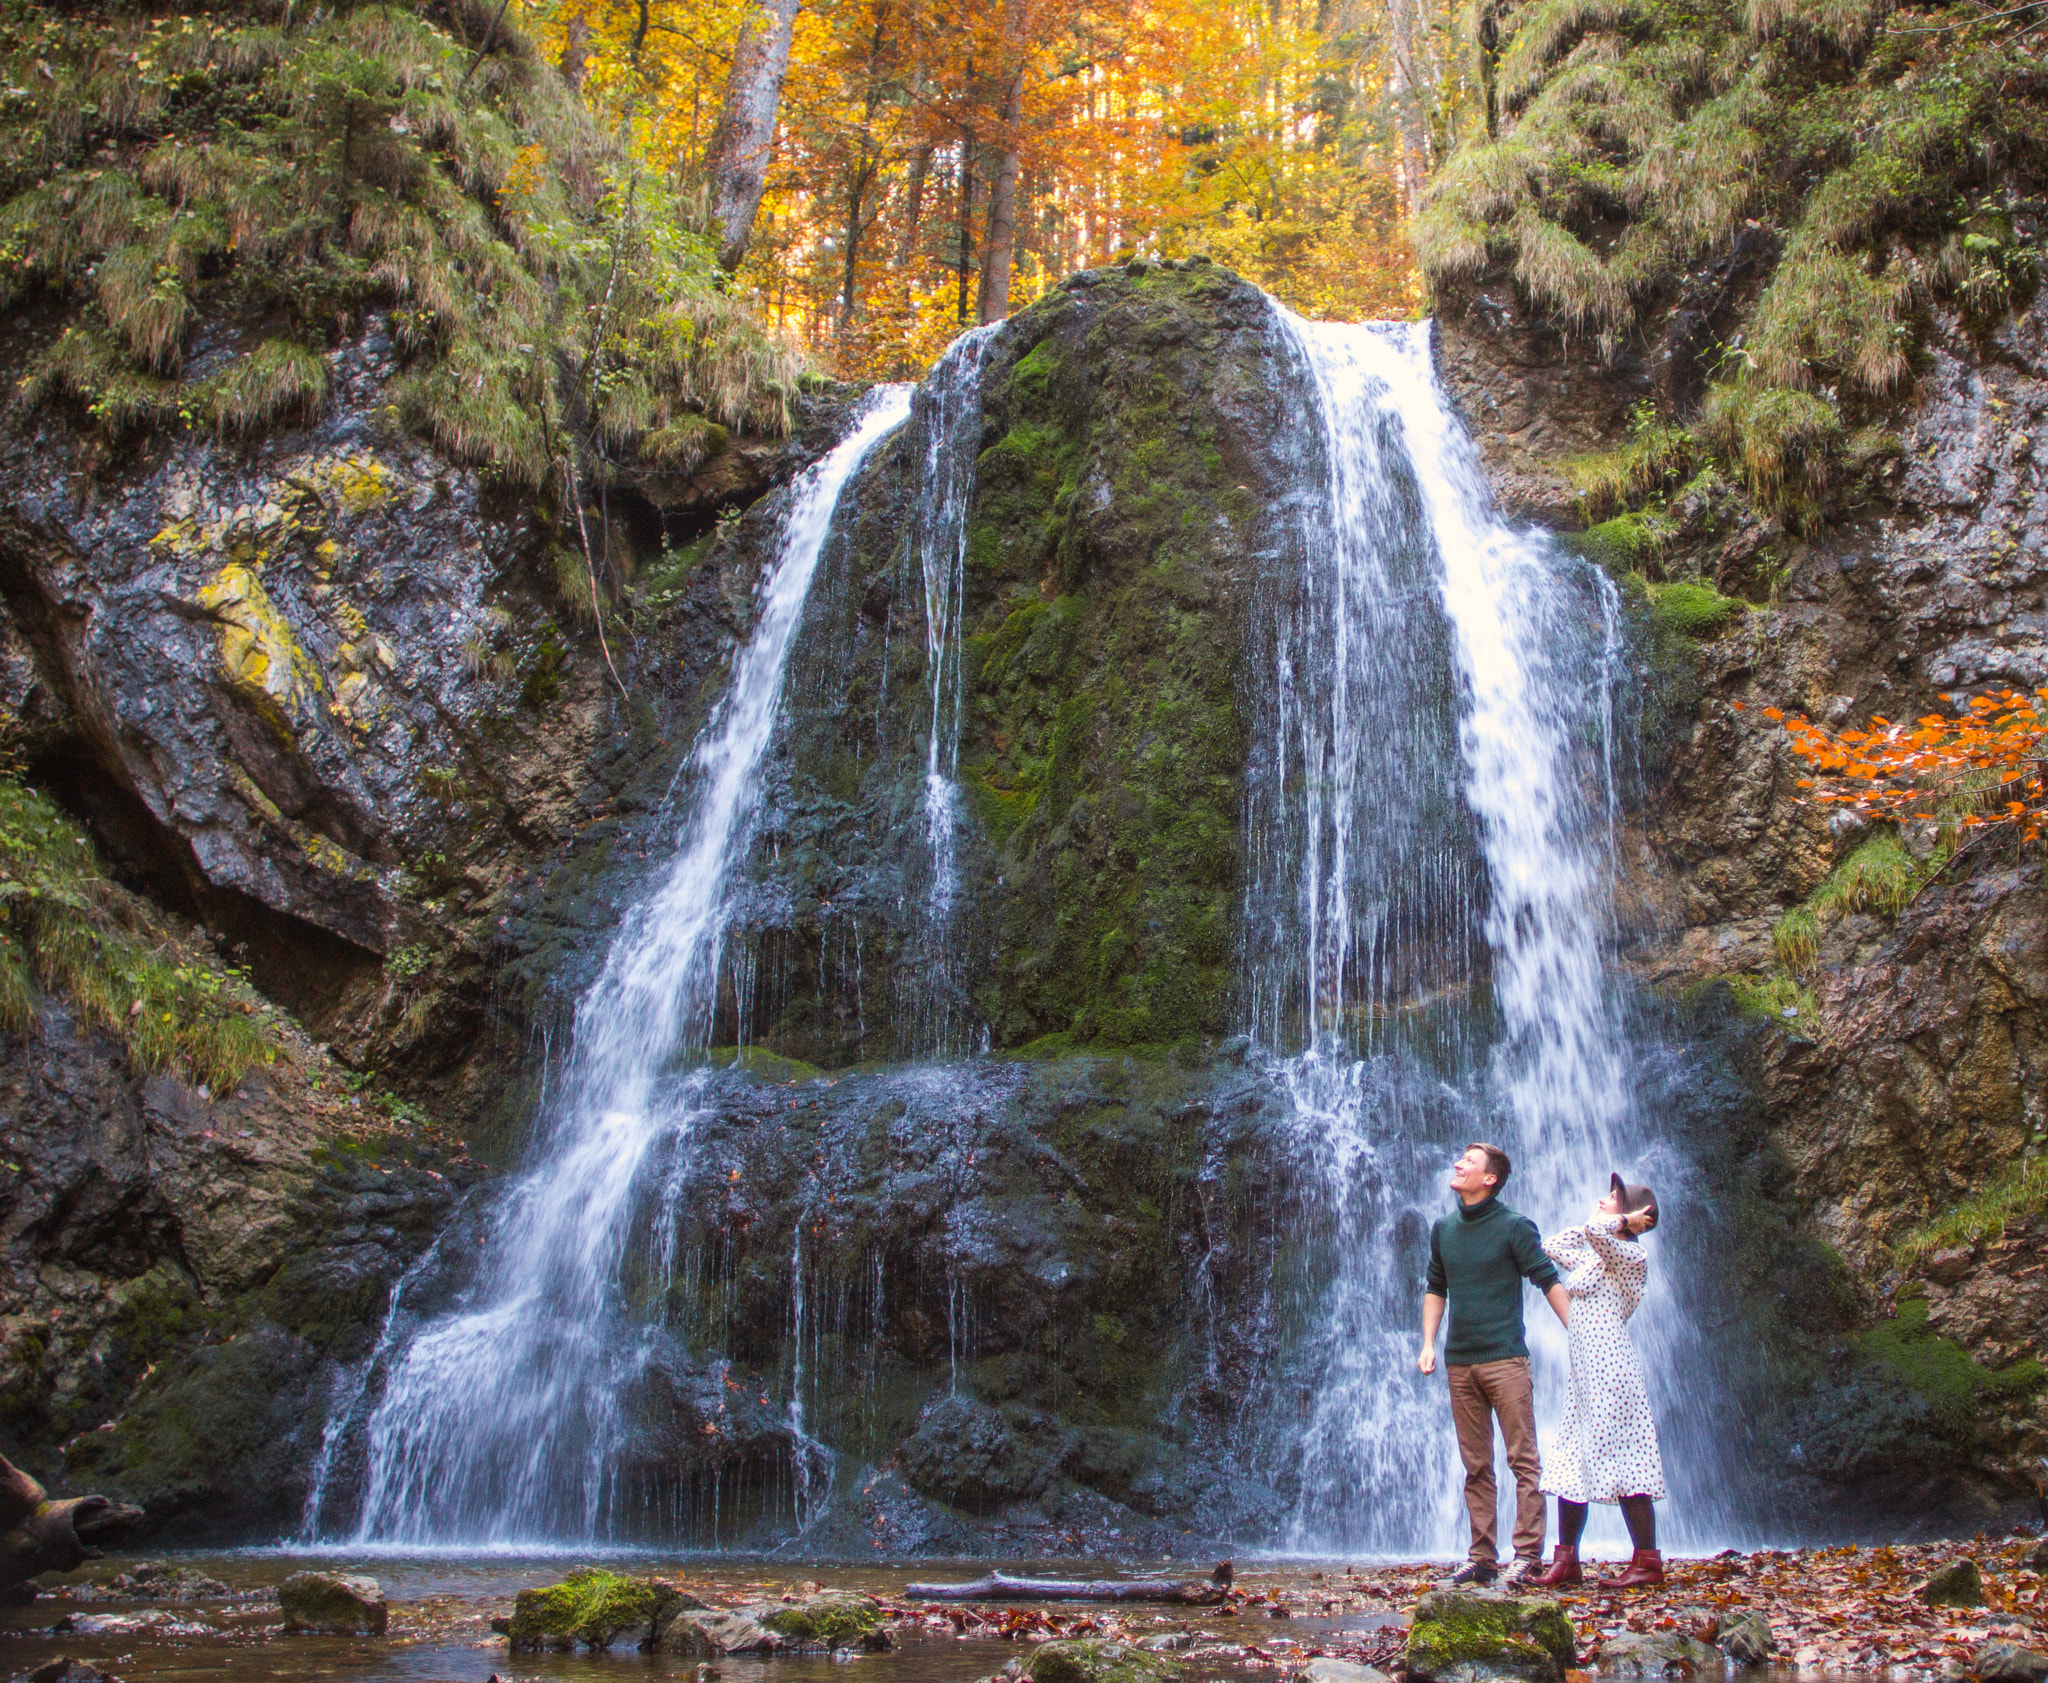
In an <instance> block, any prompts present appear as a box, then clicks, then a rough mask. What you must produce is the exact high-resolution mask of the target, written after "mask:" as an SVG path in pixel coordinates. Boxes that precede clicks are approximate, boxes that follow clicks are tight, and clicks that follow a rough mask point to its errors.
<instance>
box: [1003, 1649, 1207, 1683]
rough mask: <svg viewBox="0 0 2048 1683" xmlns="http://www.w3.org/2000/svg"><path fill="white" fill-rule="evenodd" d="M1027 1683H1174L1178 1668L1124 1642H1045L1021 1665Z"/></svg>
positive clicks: (1178, 1675) (1177, 1675) (1159, 1657)
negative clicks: (1028, 1680) (1028, 1679)
mask: <svg viewBox="0 0 2048 1683" xmlns="http://www.w3.org/2000/svg"><path fill="white" fill-rule="evenodd" d="M1024 1675H1025V1676H1026V1677H1029V1678H1030V1679H1031V1683H1175V1680H1177V1679H1178V1678H1179V1677H1180V1676H1181V1675H1182V1673H1181V1668H1180V1667H1179V1666H1178V1665H1177V1664H1175V1663H1174V1662H1173V1661H1172V1660H1170V1659H1168V1658H1167V1657H1166V1656H1165V1655H1164V1654H1152V1653H1147V1652H1146V1651H1145V1650H1144V1649H1142V1648H1136V1647H1133V1646H1132V1645H1131V1644H1130V1643H1128V1642H1104V1641H1096V1640H1090V1639H1087V1638H1082V1639H1079V1640H1075V1641H1071V1642H1048V1643H1045V1644H1044V1645H1043V1646H1041V1647H1039V1648H1037V1649H1036V1650H1034V1651H1033V1653H1032V1655H1031V1657H1030V1658H1029V1659H1028V1660H1026V1661H1025V1662H1024Z"/></svg>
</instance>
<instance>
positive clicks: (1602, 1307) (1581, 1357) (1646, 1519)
mask: <svg viewBox="0 0 2048 1683" xmlns="http://www.w3.org/2000/svg"><path fill="white" fill-rule="evenodd" d="M1656 1225H1657V1195H1656V1194H1655V1193H1654V1192H1652V1191H1651V1190H1650V1189H1649V1188H1648V1187H1647V1186H1626V1185H1624V1184H1623V1183H1622V1179H1621V1176H1619V1175H1615V1176H1614V1177H1613V1185H1612V1188H1611V1190H1610V1191H1609V1192H1608V1194H1607V1196H1606V1197H1604V1198H1602V1199H1601V1200H1600V1202H1599V1203H1597V1204H1595V1205H1594V1206H1593V1219H1592V1220H1591V1221H1589V1222H1587V1223H1586V1224H1585V1226H1583V1227H1568V1228H1566V1229H1565V1230H1564V1231H1563V1232H1562V1233H1559V1234H1556V1235H1554V1236H1552V1237H1551V1238H1548V1239H1546V1240H1544V1241H1543V1249H1544V1250H1545V1252H1547V1253H1548V1254H1549V1256H1550V1259H1551V1260H1552V1261H1553V1262H1555V1263H1556V1264H1557V1266H1558V1268H1559V1269H1560V1270H1561V1271H1562V1272H1563V1274H1564V1285H1565V1290H1566V1291H1568V1292H1569V1293H1571V1300H1572V1315H1571V1322H1570V1331H1569V1336H1570V1339H1571V1353H1572V1372H1571V1387H1570V1399H1569V1401H1567V1402H1566V1404H1565V1410H1564V1419H1563V1421H1562V1422H1561V1423H1560V1424H1559V1426H1558V1431H1557V1444H1556V1447H1555V1448H1553V1449H1551V1450H1550V1451H1549V1452H1548V1453H1546V1454H1545V1455H1544V1457H1543V1488H1544V1489H1545V1490H1546V1491H1547V1492H1549V1493H1550V1494H1551V1495H1553V1496H1555V1497H1556V1498H1557V1553H1556V1554H1555V1555H1553V1556H1552V1557H1551V1562H1550V1568H1549V1570H1548V1571H1546V1572H1543V1573H1541V1574H1539V1575H1538V1576H1537V1577H1536V1579H1535V1582H1537V1583H1539V1584H1543V1585H1546V1586H1548V1587H1550V1588H1556V1587H1558V1586H1559V1585H1562V1584H1576V1583H1581V1582H1583V1581H1584V1578H1583V1574H1582V1573H1581V1572H1580V1571H1579V1536H1580V1533H1581V1532H1583V1531H1584V1530H1585V1528H1586V1507H1587V1504H1588V1503H1591V1502H1619V1503H1620V1504H1621V1515H1622V1518H1623V1519H1624V1520H1626V1521H1627V1522H1628V1534H1629V1540H1630V1541H1631V1542H1632V1543H1633V1544H1634V1545H1635V1558H1634V1559H1633V1560H1631V1561H1630V1562H1629V1564H1628V1569H1627V1570H1626V1571H1625V1572H1623V1573H1622V1574H1621V1575H1620V1576H1619V1577H1615V1578H1603V1579H1602V1580H1601V1587H1602V1588H1605V1589H1632V1588H1635V1587H1637V1586H1639V1585H1644V1584H1661V1583H1662V1582H1663V1581H1664V1557H1663V1556H1662V1555H1660V1554H1659V1553H1658V1552H1657V1512H1656V1509H1655V1508H1653V1507H1652V1506H1651V1505H1650V1504H1651V1503H1653V1502H1655V1501H1657V1500H1659V1499H1660V1498H1661V1497H1662V1496H1663V1494H1664V1458H1663V1457H1662V1456H1661V1455H1660V1454H1658V1452H1657V1423H1656V1421H1655V1420H1654V1419H1652V1418H1651V1416H1650V1393H1649V1389H1648V1387H1647V1386H1646V1385H1645V1384H1644V1383H1643V1363H1642V1358H1641V1357H1640V1356H1638V1355H1637V1354H1636V1347H1635V1345H1634V1344H1633V1343H1632V1342H1630V1339H1629V1335H1628V1325H1627V1323H1628V1318H1629V1316H1631V1315H1633V1314H1634V1313H1635V1312H1636V1305H1637V1304H1639V1303H1641V1302H1642V1300H1643V1286H1644V1283H1645V1281H1647V1280H1648V1278H1649V1274H1650V1265H1649V1261H1648V1259H1647V1258H1646V1257H1645V1256H1644V1255H1643V1248H1642V1246H1641V1245H1639V1244H1638V1243H1637V1242H1636V1238H1637V1235H1638V1234H1642V1233H1647V1232H1649V1231H1650V1230H1651V1229H1652V1228H1653V1227H1655V1226H1656Z"/></svg>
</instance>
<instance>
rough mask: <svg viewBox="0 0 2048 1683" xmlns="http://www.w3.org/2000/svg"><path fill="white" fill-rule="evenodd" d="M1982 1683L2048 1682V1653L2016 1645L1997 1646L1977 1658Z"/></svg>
mask: <svg viewBox="0 0 2048 1683" xmlns="http://www.w3.org/2000/svg"><path fill="white" fill-rule="evenodd" d="M1977 1677H1978V1680H1979V1683H2042V1679H2044V1678H2048V1653H2043V1652H2042V1651H2041V1650H2040V1649H2039V1648H2022V1647H2020V1646H2019V1645H2018V1644H2017V1643H2014V1642H1994V1643H1992V1644H1991V1645H1990V1646H1989V1647H1987V1648H1985V1649H1984V1650H1983V1651H1982V1652H1981V1653H1979V1654H1978V1656H1977Z"/></svg>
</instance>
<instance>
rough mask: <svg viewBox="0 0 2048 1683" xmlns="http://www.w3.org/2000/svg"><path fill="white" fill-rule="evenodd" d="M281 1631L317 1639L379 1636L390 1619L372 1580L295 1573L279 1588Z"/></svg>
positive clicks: (322, 1573)
mask: <svg viewBox="0 0 2048 1683" xmlns="http://www.w3.org/2000/svg"><path fill="white" fill-rule="evenodd" d="M277 1600H278V1605H279V1606H281V1607H282V1608H283V1609H284V1628H285V1629H286V1630H287V1631H293V1632H304V1633H306V1634H308V1635H318V1636H382V1635H383V1634H384V1631H385V1627H386V1625H387V1624H388V1623H389V1620H390V1609H389V1607H388V1606H387V1605H386V1603H385V1600H384V1590H383V1587H382V1586H381V1585H380V1584H379V1583H378V1582H377V1580H376V1579H375V1578H362V1577H354V1576H350V1575H347V1574H344V1573H339V1572H294V1573H293V1574H292V1575H291V1576H290V1577H289V1578H287V1579H285V1581H284V1583H283V1584H282V1585H281V1586H280V1587H279V1589H278V1592H277Z"/></svg>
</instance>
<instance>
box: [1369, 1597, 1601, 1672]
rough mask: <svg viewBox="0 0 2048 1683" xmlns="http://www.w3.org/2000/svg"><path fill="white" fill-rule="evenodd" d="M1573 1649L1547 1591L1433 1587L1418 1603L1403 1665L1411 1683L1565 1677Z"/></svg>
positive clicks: (1561, 1611)
mask: <svg viewBox="0 0 2048 1683" xmlns="http://www.w3.org/2000/svg"><path fill="white" fill-rule="evenodd" d="M1573 1649H1574V1638H1573V1632H1572V1624H1571V1620H1570V1619H1568V1618H1566V1617H1565V1613H1564V1609H1563V1608H1562V1607H1561V1606H1559V1605H1558V1603H1557V1602H1555V1601H1553V1600H1551V1599H1549V1598H1548V1597H1543V1596H1538V1597H1528V1598H1523V1597H1517V1596H1509V1595H1501V1594H1497V1593H1490V1592H1482V1591H1470V1590H1434V1591H1432V1592H1431V1593H1429V1594H1428V1595H1425V1596H1423V1597H1422V1599H1421V1600H1419V1601H1418V1602H1416V1604H1415V1623H1414V1624H1413V1625H1412V1626H1411V1627H1410V1629H1409V1632H1408V1653H1407V1660H1406V1665H1405V1670H1406V1673H1407V1676H1408V1677H1409V1679H1410V1680H1411V1683H1499V1680H1505V1679H1509V1678H1513V1679H1519V1680H1520V1683H1564V1673H1565V1668H1566V1667H1567V1666H1569V1665H1570V1664H1571V1663H1572V1656H1573Z"/></svg>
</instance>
